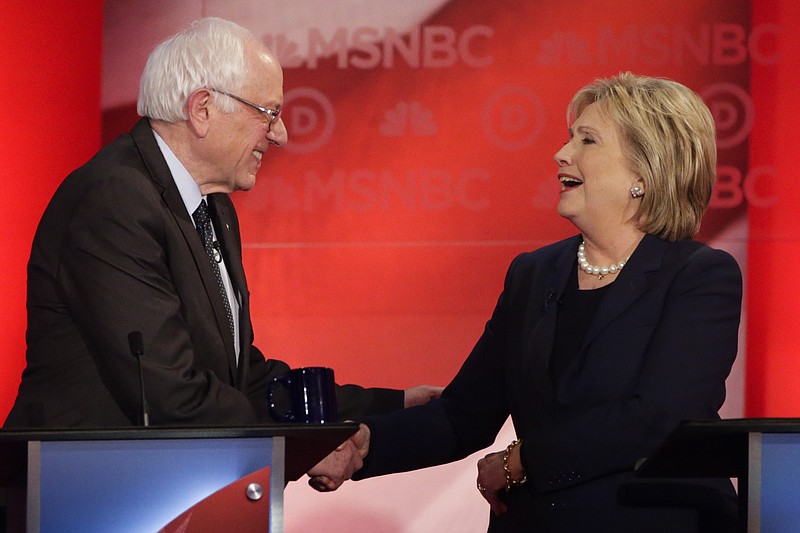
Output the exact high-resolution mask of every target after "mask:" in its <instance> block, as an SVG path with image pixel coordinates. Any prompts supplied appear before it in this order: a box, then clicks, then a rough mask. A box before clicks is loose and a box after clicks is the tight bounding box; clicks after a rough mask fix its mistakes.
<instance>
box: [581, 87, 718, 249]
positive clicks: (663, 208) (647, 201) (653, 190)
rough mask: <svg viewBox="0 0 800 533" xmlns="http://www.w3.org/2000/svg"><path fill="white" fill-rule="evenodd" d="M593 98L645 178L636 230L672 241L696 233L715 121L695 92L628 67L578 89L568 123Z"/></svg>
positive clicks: (712, 165)
mask: <svg viewBox="0 0 800 533" xmlns="http://www.w3.org/2000/svg"><path fill="white" fill-rule="evenodd" d="M593 103H598V105H599V107H600V110H601V111H602V112H603V113H605V114H606V116H607V117H609V118H611V120H612V121H613V122H614V123H615V124H616V125H617V128H618V129H619V133H620V138H621V141H622V150H623V153H624V154H625V156H626V158H627V160H628V162H629V163H630V165H631V169H632V170H633V172H635V173H636V174H637V175H638V176H639V177H641V178H642V179H643V180H644V190H645V195H644V196H643V197H642V202H641V204H640V205H639V210H638V211H637V213H636V219H637V221H638V225H639V228H640V229H641V230H642V231H644V232H645V233H649V234H652V235H657V236H659V237H661V238H663V239H667V240H670V241H675V240H679V239H690V238H692V237H694V236H695V235H696V234H697V232H698V231H699V230H700V221H701V219H702V218H703V214H704V213H705V212H706V209H708V204H709V202H710V201H711V189H712V187H713V185H714V179H715V176H716V166H717V149H716V142H715V130H714V119H713V117H712V116H711V112H710V111H709V109H708V107H707V106H706V105H705V103H704V102H703V100H702V99H701V98H700V96H699V95H697V94H696V93H695V92H693V91H692V90H690V89H688V88H687V87H685V86H683V85H681V84H680V83H677V82H675V81H672V80H667V79H663V78H650V77H645V76H636V75H634V74H632V73H630V72H625V73H622V74H619V75H618V76H614V77H611V78H604V79H598V80H596V81H595V82H594V83H592V84H590V85H587V86H586V87H584V88H583V89H581V90H580V91H578V93H577V94H576V95H575V96H574V97H573V98H572V101H571V102H570V104H569V107H568V108H567V121H568V123H569V124H572V122H573V121H574V120H575V119H576V118H577V117H578V116H579V115H580V114H581V113H582V112H583V110H584V109H586V107H587V106H589V105H590V104H593Z"/></svg>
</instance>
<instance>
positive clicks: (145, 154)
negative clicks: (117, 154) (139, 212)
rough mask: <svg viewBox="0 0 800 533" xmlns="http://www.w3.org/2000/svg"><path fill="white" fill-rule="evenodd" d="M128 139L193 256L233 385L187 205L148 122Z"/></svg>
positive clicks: (229, 342) (223, 331)
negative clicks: (212, 314)
mask: <svg viewBox="0 0 800 533" xmlns="http://www.w3.org/2000/svg"><path fill="white" fill-rule="evenodd" d="M131 136H132V137H133V140H134V142H135V143H136V146H137V147H138V149H139V151H140V152H141V154H142V158H143V160H144V163H145V165H146V166H147V169H148V171H149V173H150V176H151V178H152V179H153V182H154V183H155V184H156V185H157V186H158V187H159V188H160V190H161V197H162V198H163V199H164V203H165V204H166V205H167V207H168V208H169V210H170V212H171V214H172V216H173V218H174V219H175V223H176V224H177V226H178V228H179V229H180V231H181V233H182V234H183V238H184V239H185V240H186V244H187V246H188V247H189V249H190V250H191V252H192V257H193V258H194V262H195V265H196V267H197V270H198V271H199V272H200V278H201V279H202V281H203V289H204V291H205V293H206V295H207V296H208V299H209V300H210V301H211V306H212V308H213V310H214V315H215V323H216V326H217V328H218V329H219V332H220V335H221V336H222V338H223V340H224V343H223V344H224V346H225V351H226V354H227V357H228V362H229V365H230V368H231V375H232V376H234V383H236V377H237V372H236V352H235V351H234V348H233V337H232V336H231V332H230V328H229V327H228V317H227V315H226V313H225V304H224V303H223V301H222V295H221V294H220V291H219V286H218V285H217V280H216V276H215V275H214V271H213V269H212V267H211V264H210V263H209V259H208V254H207V253H206V251H205V248H204V247H203V243H202V242H201V240H200V236H199V235H198V233H197V229H196V228H195V227H194V222H192V219H191V215H190V214H189V213H188V212H187V211H186V205H185V204H184V203H183V199H182V198H181V194H180V192H179V191H178V187H177V185H175V180H174V179H173V178H172V174H171V173H170V170H169V166H168V165H167V162H166V160H165V159H164V156H163V155H162V154H161V149H160V148H159V147H158V143H157V142H156V139H155V137H154V136H153V132H152V129H151V127H150V122H149V121H148V120H147V119H142V120H140V121H139V122H138V123H137V124H136V125H135V126H134V127H133V129H132V130H131ZM214 224H215V226H214V227H215V229H216V228H217V227H218V226H217V225H216V221H214ZM230 240H231V239H228V241H230ZM228 264H229V263H226V267H227V265H228ZM234 286H235V284H234Z"/></svg>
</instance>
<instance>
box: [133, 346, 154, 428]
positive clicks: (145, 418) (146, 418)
mask: <svg viewBox="0 0 800 533" xmlns="http://www.w3.org/2000/svg"><path fill="white" fill-rule="evenodd" d="M128 347H129V348H130V349H131V354H132V355H133V356H134V357H135V358H136V363H137V365H138V367H139V391H140V392H141V395H142V412H141V413H140V415H141V419H140V422H141V423H142V425H143V426H144V427H148V426H149V425H150V413H149V412H148V409H147V400H146V399H145V397H144V373H143V372H142V356H143V355H144V340H143V339H142V332H141V331H131V332H130V333H128Z"/></svg>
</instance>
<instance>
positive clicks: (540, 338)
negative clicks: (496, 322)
mask: <svg viewBox="0 0 800 533" xmlns="http://www.w3.org/2000/svg"><path fill="white" fill-rule="evenodd" d="M578 243H579V236H578V237H575V238H573V239H570V240H568V241H567V242H566V245H565V248H564V251H563V252H562V253H561V255H560V256H559V257H558V259H557V260H556V262H555V263H554V264H553V268H552V271H551V273H550V274H549V276H548V277H547V278H546V281H545V283H544V285H539V284H534V287H533V288H532V291H533V292H532V294H531V295H530V302H532V304H531V307H530V310H529V312H528V317H526V322H525V323H526V324H527V325H526V328H525V329H526V330H527V331H531V334H530V335H529V336H528V344H527V346H526V349H525V352H524V353H525V354H530V355H529V356H528V357H529V361H530V370H531V376H532V379H533V383H534V386H535V388H536V390H537V392H538V394H539V397H540V398H541V400H542V403H543V405H544V406H545V407H546V408H547V410H548V411H549V412H551V413H552V412H553V400H554V393H555V388H554V386H553V380H552V379H551V374H550V361H551V358H552V355H553V345H554V342H555V335H556V323H557V318H558V305H559V302H560V300H561V296H562V295H563V294H564V290H565V289H566V285H567V282H568V281H569V277H570V273H571V270H572V269H573V268H576V258H575V253H576V252H577V250H578ZM537 316H538V319H537V318H536V317H537Z"/></svg>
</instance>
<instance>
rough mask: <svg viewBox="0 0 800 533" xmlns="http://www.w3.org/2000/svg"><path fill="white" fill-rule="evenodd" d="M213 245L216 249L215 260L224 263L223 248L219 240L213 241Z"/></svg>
mask: <svg viewBox="0 0 800 533" xmlns="http://www.w3.org/2000/svg"><path fill="white" fill-rule="evenodd" d="M211 247H212V248H213V249H214V261H216V262H217V263H222V249H221V248H220V245H219V241H214V242H212V243H211Z"/></svg>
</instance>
